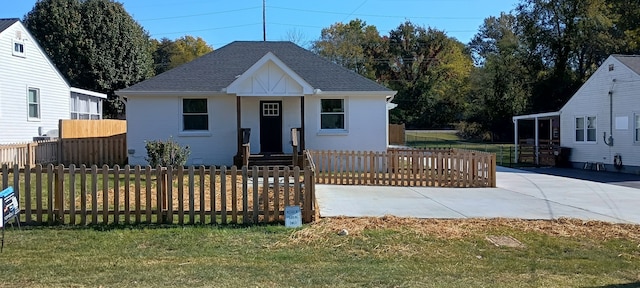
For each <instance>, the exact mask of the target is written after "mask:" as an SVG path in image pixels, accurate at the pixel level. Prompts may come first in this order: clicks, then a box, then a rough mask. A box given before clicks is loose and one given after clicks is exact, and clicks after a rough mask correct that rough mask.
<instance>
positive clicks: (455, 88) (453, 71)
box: [381, 21, 473, 128]
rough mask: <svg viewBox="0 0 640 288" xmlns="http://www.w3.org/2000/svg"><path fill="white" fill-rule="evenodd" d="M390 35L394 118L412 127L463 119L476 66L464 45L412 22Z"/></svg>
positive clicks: (388, 79) (388, 73)
mask: <svg viewBox="0 0 640 288" xmlns="http://www.w3.org/2000/svg"><path fill="white" fill-rule="evenodd" d="M388 39H389V44H388V45H389V50H388V54H387V55H388V58H387V59H388V60H386V63H387V69H386V70H385V71H384V72H381V75H382V77H381V81H382V82H385V83H388V85H389V86H390V87H391V88H392V89H394V90H397V91H398V94H397V95H396V98H395V100H394V102H395V103H397V104H398V107H397V108H396V109H393V110H391V121H392V122H394V123H398V122H404V123H406V124H407V126H408V127H410V128H441V127H449V126H450V125H452V124H453V123H454V122H456V121H457V120H459V118H460V117H461V116H462V109H463V107H464V100H465V99H464V96H465V95H466V94H467V93H468V88H469V86H468V77H469V74H470V72H471V69H472V67H473V65H472V59H471V57H470V55H469V54H468V53H467V52H466V50H465V47H464V44H462V43H460V42H459V41H457V40H455V39H453V38H451V37H448V36H447V35H446V34H445V33H444V32H443V31H439V30H436V29H432V28H428V29H427V28H424V27H419V26H415V25H414V24H412V23H411V22H408V21H407V22H405V23H403V24H401V25H400V26H398V28H397V29H394V30H392V31H391V32H389V38H388Z"/></svg>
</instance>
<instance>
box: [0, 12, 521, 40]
mask: <svg viewBox="0 0 640 288" xmlns="http://www.w3.org/2000/svg"><path fill="white" fill-rule="evenodd" d="M264 1H265V2H264V3H265V4H266V5H265V7H266V10H265V11H266V36H267V40H271V41H282V40H292V39H295V40H296V41H295V42H296V43H298V44H299V45H301V46H303V47H308V45H309V43H311V42H312V41H315V40H317V39H318V38H319V37H320V33H321V30H322V29H323V28H327V27H329V26H331V25H332V24H334V23H337V22H343V23H347V22H349V21H350V20H353V19H356V18H358V19H361V20H364V21H365V22H366V24H367V25H373V26H376V28H377V29H378V31H379V32H380V35H381V36H384V35H388V33H389V31H390V30H393V29H395V28H397V27H398V26H399V25H400V24H402V23H404V22H405V21H407V20H408V21H411V22H412V23H413V24H415V25H419V26H424V27H431V28H436V29H438V30H442V31H444V32H445V33H446V34H447V35H448V36H450V37H454V38H456V39H458V40H459V41H461V42H463V43H468V42H469V41H470V40H471V38H473V36H474V35H475V34H476V33H477V32H478V28H479V27H480V26H481V25H482V22H483V20H484V19H485V18H487V17H490V16H498V15H500V13H501V12H509V11H511V10H512V9H513V8H514V7H515V5H516V4H517V3H518V2H519V1H518V0H313V1H310V0H264ZM3 2H5V3H2V9H1V10H0V18H20V19H22V18H23V17H24V15H26V14H27V13H28V12H29V11H30V10H31V9H32V8H33V6H34V5H35V3H36V0H14V1H3ZM118 2H120V3H123V4H124V7H125V9H126V10H127V12H129V14H131V16H132V17H133V18H134V19H135V20H136V21H137V22H138V23H139V24H140V25H142V27H143V28H144V29H145V30H146V31H147V32H148V33H149V34H150V35H151V37H152V38H156V39H161V38H164V37H166V38H169V39H177V38H180V37H182V36H185V35H191V36H194V37H202V38H203V39H204V40H205V41H206V42H207V43H208V44H209V45H211V46H212V47H213V48H214V49H216V48H219V47H222V46H224V45H226V44H228V43H230V42H233V41H236V40H245V41H261V40H262V39H263V25H262V23H263V21H262V19H263V18H262V15H263V0H119V1H118Z"/></svg>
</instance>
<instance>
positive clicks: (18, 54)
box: [11, 39, 27, 58]
mask: <svg viewBox="0 0 640 288" xmlns="http://www.w3.org/2000/svg"><path fill="white" fill-rule="evenodd" d="M16 44H20V45H22V52H18V51H16ZM11 54H12V55H13V56H16V57H22V58H25V57H27V46H26V45H24V41H22V40H18V39H13V41H11Z"/></svg>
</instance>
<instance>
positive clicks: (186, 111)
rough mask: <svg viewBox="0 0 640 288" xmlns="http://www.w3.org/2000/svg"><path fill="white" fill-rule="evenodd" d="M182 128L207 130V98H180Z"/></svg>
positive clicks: (185, 129)
mask: <svg viewBox="0 0 640 288" xmlns="http://www.w3.org/2000/svg"><path fill="white" fill-rule="evenodd" d="M182 130H184V131H193V130H196V131H197V130H209V114H207V99H182Z"/></svg>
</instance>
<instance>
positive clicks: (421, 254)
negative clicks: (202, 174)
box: [0, 217, 640, 287]
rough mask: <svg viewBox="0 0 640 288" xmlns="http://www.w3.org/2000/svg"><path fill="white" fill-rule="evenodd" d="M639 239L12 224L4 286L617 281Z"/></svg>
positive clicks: (501, 229) (534, 230)
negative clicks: (509, 242) (500, 243)
mask: <svg viewBox="0 0 640 288" xmlns="http://www.w3.org/2000/svg"><path fill="white" fill-rule="evenodd" d="M343 228H344V229H347V230H348V231H349V235H348V236H339V235H338V233H337V232H338V231H339V230H341V229H343ZM487 235H509V236H513V237H515V238H516V239H518V240H519V241H520V242H522V243H523V244H524V245H525V246H524V247H522V248H507V247H496V246H494V245H493V244H491V243H489V242H488V241H486V240H485V237H486V236H487ZM639 243H640V228H639V226H634V225H614V224H607V223H601V222H582V221H570V220H561V221H555V222H551V221H518V220H504V219H497V220H434V219H432V220H416V219H402V218H395V217H383V218H359V219H347V218H334V219H324V220H322V221H320V222H318V223H314V224H311V225H307V226H304V227H303V228H301V229H287V228H284V227H282V226H252V227H240V226H186V227H179V226H165V227H161V226H129V227H123V226H95V227H85V228H71V227H66V226H62V227H28V228H23V229H22V230H16V229H9V230H8V231H7V233H6V242H5V250H4V252H3V253H2V254H0V258H2V259H1V261H0V271H2V272H3V277H2V278H3V280H2V281H0V287H59V286H73V287H83V286H92V287H97V286H102V287H157V286H163V287H169V286H171V287H193V286H198V287H202V286H206V287H249V286H251V287H282V286H289V287H302V286H304V287H333V286H336V287H443V286H447V287H503V286H505V285H506V286H511V287H540V286H544V287H578V286H581V287H616V286H613V285H622V284H627V285H640V273H638V271H640V252H639V249H638V244H639ZM607 285H612V286H607ZM620 287H623V286H620ZM629 287H631V286H629Z"/></svg>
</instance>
